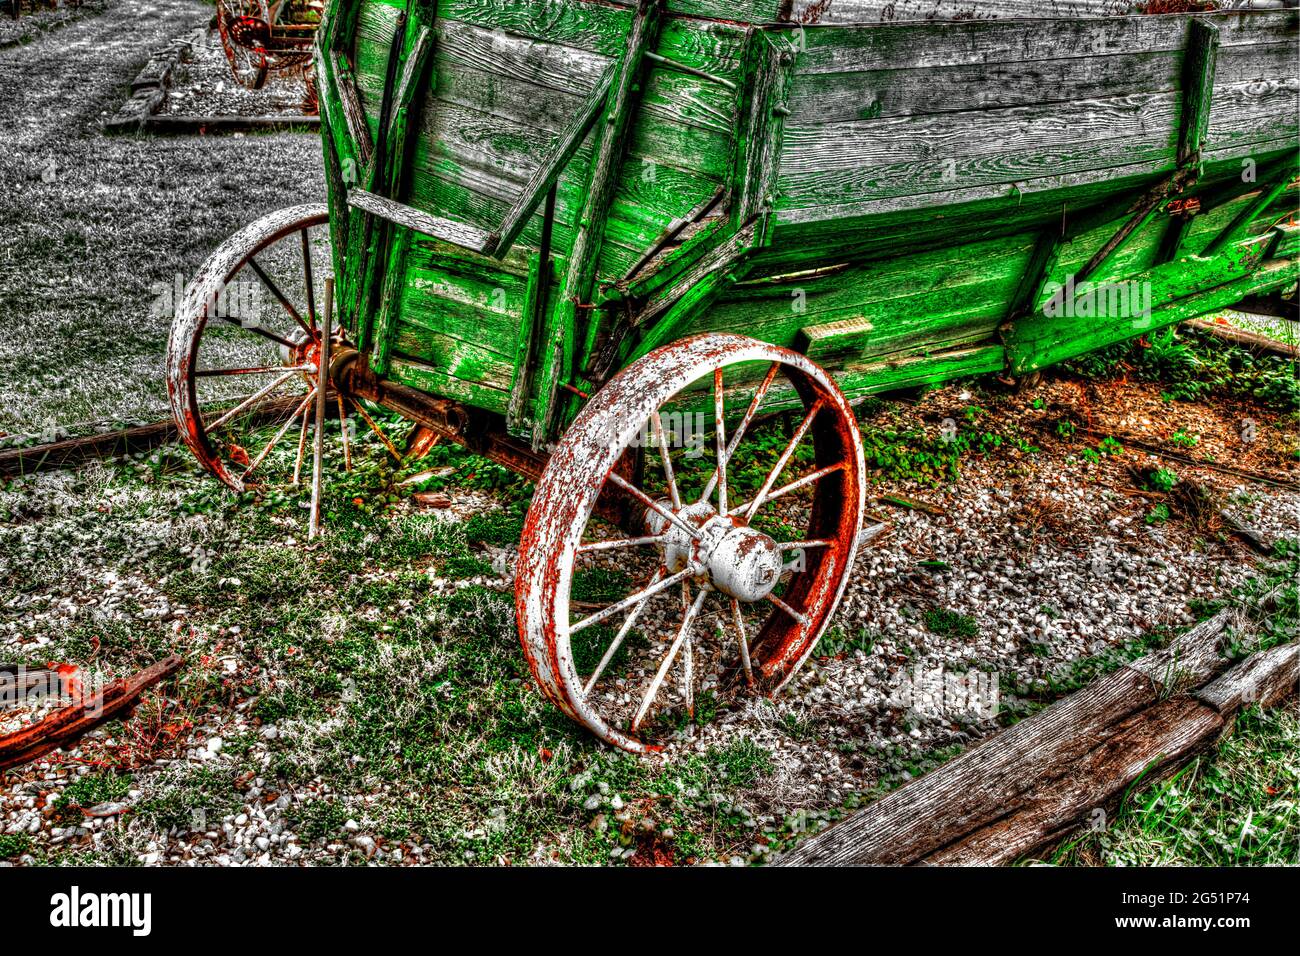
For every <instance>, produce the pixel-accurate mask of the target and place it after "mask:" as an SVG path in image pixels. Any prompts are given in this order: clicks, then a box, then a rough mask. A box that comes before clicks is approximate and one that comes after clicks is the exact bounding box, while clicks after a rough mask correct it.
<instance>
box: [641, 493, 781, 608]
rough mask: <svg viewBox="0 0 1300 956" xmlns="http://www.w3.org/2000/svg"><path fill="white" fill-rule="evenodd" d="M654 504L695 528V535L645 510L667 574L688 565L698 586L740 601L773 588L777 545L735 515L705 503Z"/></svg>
mask: <svg viewBox="0 0 1300 956" xmlns="http://www.w3.org/2000/svg"><path fill="white" fill-rule="evenodd" d="M659 504H660V505H662V506H663V507H664V509H665V510H667V511H673V513H674V514H675V515H676V516H677V517H679V518H681V519H682V521H683V522H684V523H685V524H688V525H691V526H692V527H695V528H697V529H698V535H699V536H698V537H693V536H692V535H690V534H688V533H687V532H686V529H685V528H683V527H681V526H680V525H679V524H677V523H676V522H672V521H669V519H668V518H666V517H665V516H664V515H662V514H660V513H659V512H658V511H653V510H651V511H648V512H647V514H646V526H647V527H648V528H649V529H650V533H651V534H654V535H660V536H662V537H663V541H662V543H661V544H660V553H661V554H662V555H663V561H664V566H665V567H667V568H668V571H669V573H671V574H676V573H678V572H679V571H683V570H685V569H686V568H687V567H688V566H689V567H693V568H694V569H695V580H696V582H697V583H698V584H700V585H701V586H703V587H707V588H711V589H713V590H717V591H721V592H722V593H723V594H725V595H727V596H728V597H734V598H737V599H739V600H741V601H760V600H762V599H763V598H765V597H767V595H768V594H770V593H771V592H772V589H773V588H775V587H776V584H777V581H779V580H780V578H781V570H782V566H783V564H782V560H781V549H780V547H779V546H778V545H777V543H776V541H775V539H773V538H772V537H771V536H770V535H766V534H764V533H763V532H761V531H758V530H755V529H754V528H751V527H749V526H748V525H747V524H746V523H745V521H744V519H742V518H741V517H739V516H738V515H720V514H718V512H717V510H716V509H715V508H714V507H713V506H712V505H711V504H708V503H707V502H697V503H696V504H692V505H686V506H684V507H682V508H680V509H677V510H675V511H674V509H673V508H672V504H671V502H668V501H660V502H659Z"/></svg>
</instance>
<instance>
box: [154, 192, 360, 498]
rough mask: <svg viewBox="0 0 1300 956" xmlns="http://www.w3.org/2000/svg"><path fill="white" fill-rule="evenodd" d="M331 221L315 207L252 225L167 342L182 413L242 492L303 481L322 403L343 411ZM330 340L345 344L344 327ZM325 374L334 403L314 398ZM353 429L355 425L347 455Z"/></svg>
mask: <svg viewBox="0 0 1300 956" xmlns="http://www.w3.org/2000/svg"><path fill="white" fill-rule="evenodd" d="M328 221H329V215H328V211H327V209H326V207H325V206H324V205H322V204H317V203H313V204H308V205H302V206H293V207H290V208H288V209H282V210H279V211H277V212H274V213H271V214H270V215H267V216H264V217H263V218H261V219H259V220H257V221H256V222H254V223H252V224H250V225H248V226H246V227H244V228H243V229H241V230H240V231H239V232H237V233H235V235H233V236H231V237H230V238H229V239H227V240H226V241H225V242H224V243H223V244H222V245H221V247H220V248H218V249H217V251H216V252H214V253H213V254H212V255H211V256H210V257H209V258H208V260H207V261H206V262H205V263H204V264H203V267H202V268H201V269H200V270H199V273H198V276H197V277H196V278H195V280H194V281H193V282H192V283H190V285H189V286H188V288H187V289H186V290H185V295H184V296H183V298H182V301H181V303H180V305H179V306H178V308H177V311H176V317H175V320H174V322H173V324H172V331H171V338H170V340H169V341H168V344H167V394H168V398H169V399H170V402H171V408H172V414H173V416H174V417H175V420H176V425H177V428H178V429H179V431H180V434H181V437H182V438H183V439H184V441H185V443H186V444H187V445H188V446H189V448H190V450H191V451H192V452H194V455H195V457H197V458H198V460H199V461H200V463H202V464H203V466H204V467H205V468H207V469H208V471H210V472H211V473H212V474H213V475H215V476H216V477H217V478H219V479H220V480H221V481H222V482H224V483H225V484H226V485H227V486H229V487H230V488H232V489H234V490H235V491H242V490H244V489H245V488H246V487H249V486H251V485H270V484H297V483H299V482H300V480H301V479H302V477H303V476H304V474H305V470H304V459H305V456H306V454H307V433H308V427H309V424H310V423H311V422H312V421H317V420H318V416H320V415H321V413H322V411H327V412H328V414H329V415H331V416H332V415H334V414H337V415H339V416H340V418H341V417H342V416H343V413H344V408H343V400H342V398H341V397H340V396H338V395H337V394H331V393H330V389H329V372H328V369H326V370H324V372H322V370H321V368H320V365H321V364H322V363H321V361H320V359H321V343H322V329H323V327H324V326H325V324H326V322H327V319H326V316H325V315H324V308H323V306H324V301H325V299H327V298H328V295H327V294H326V289H327V288H328V285H329V269H330V256H329V243H328ZM330 324H331V325H332V324H333V323H330ZM330 340H331V343H332V345H334V346H337V345H338V344H339V341H340V339H339V336H338V333H337V330H335V331H332V333H331V335H330ZM322 381H323V382H324V385H325V391H326V397H327V398H328V399H329V402H330V406H329V408H328V409H322V408H319V407H318V405H317V402H316V401H315V398H316V395H317V389H318V387H319V386H320V385H321V383H322ZM322 434H323V431H322ZM347 435H348V431H347V428H346V425H345V427H344V429H343V439H344V453H345V459H346V458H349V457H350V449H349V448H348V446H347ZM318 489H319V475H318V470H315V473H314V478H313V490H314V491H315V492H317V493H318Z"/></svg>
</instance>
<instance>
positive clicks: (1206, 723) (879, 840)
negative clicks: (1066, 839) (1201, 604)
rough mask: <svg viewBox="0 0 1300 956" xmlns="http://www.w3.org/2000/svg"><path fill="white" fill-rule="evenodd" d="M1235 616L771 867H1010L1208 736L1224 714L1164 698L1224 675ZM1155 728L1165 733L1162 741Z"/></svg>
mask: <svg viewBox="0 0 1300 956" xmlns="http://www.w3.org/2000/svg"><path fill="white" fill-rule="evenodd" d="M1232 614H1233V612H1232V611H1231V610H1228V609H1225V610H1223V611H1221V612H1219V613H1218V614H1216V615H1215V616H1214V617H1212V618H1210V619H1209V620H1206V621H1203V622H1201V623H1200V624H1198V625H1196V626H1195V627H1193V628H1191V629H1190V630H1188V631H1187V632H1186V633H1185V634H1183V635H1181V636H1179V637H1178V638H1176V639H1175V640H1174V641H1173V642H1172V643H1170V645H1169V646H1168V647H1165V648H1163V649H1161V650H1159V651H1156V652H1154V653H1152V654H1150V655H1148V656H1147V657H1144V658H1142V659H1140V660H1137V661H1133V662H1131V663H1129V664H1127V665H1125V666H1123V667H1121V668H1119V669H1118V670H1116V671H1115V672H1113V673H1112V674H1109V675H1108V676H1106V677H1103V678H1101V679H1100V680H1098V681H1096V682H1095V683H1093V684H1092V685H1090V686H1089V687H1086V688H1084V689H1083V690H1080V691H1078V692H1077V693H1075V694H1072V695H1070V696H1069V697H1066V698H1064V699H1063V700H1060V701H1058V702H1056V703H1055V704H1053V705H1052V706H1051V707H1049V708H1047V709H1046V710H1043V711H1040V712H1039V713H1037V714H1035V715H1034V716H1033V717H1030V718H1028V719H1026V720H1023V721H1021V722H1020V723H1018V724H1016V725H1015V726H1014V727H1011V728H1010V729H1008V730H1005V731H1003V732H1002V733H1000V734H998V735H996V736H994V737H991V738H990V739H988V740H986V741H984V742H983V743H981V744H979V745H978V746H976V747H974V748H972V749H971V750H968V751H967V752H966V753H964V754H962V755H961V756H959V757H957V758H956V759H955V760H953V761H951V762H949V763H946V764H944V765H943V766H941V767H940V768H938V769H937V770H934V771H933V772H931V773H929V774H927V775H926V776H924V777H921V778H919V779H917V780H915V781H913V782H912V783H909V784H907V785H906V786H904V787H901V788H899V789H898V790H895V791H894V792H893V793H891V794H888V795H887V796H885V797H883V798H882V799H880V800H878V801H876V802H875V803H873V804H871V805H870V806H868V807H866V808H864V809H862V810H860V811H858V812H857V813H855V814H853V815H852V816H850V817H849V818H847V819H846V820H844V821H843V822H841V823H839V824H838V825H836V826H833V827H831V828H830V829H829V830H827V831H825V832H823V833H820V834H817V835H815V836H813V837H811V838H809V839H808V840H806V841H805V842H803V843H802V844H800V845H799V846H797V847H795V849H793V850H792V851H791V852H789V853H787V854H786V855H785V856H783V857H781V858H780V859H779V860H778V861H777V862H778V863H779V864H782V865H789V866H799V865H804V866H807V865H828V864H829V865H845V864H911V863H917V862H922V861H925V862H959V861H960V862H973V861H974V859H975V857H976V856H978V855H980V854H982V855H983V858H982V859H981V862H1005V861H1006V860H1008V859H1014V858H1015V857H1017V856H1019V855H1023V854H1024V853H1026V852H1028V851H1029V850H1031V849H1033V848H1035V847H1037V846H1040V845H1042V844H1043V843H1044V842H1047V841H1049V840H1051V839H1052V838H1053V837H1054V836H1055V835H1057V834H1059V833H1061V832H1062V831H1064V830H1068V829H1070V828H1071V827H1073V826H1075V825H1077V823H1078V822H1079V816H1080V815H1081V813H1085V812H1086V811H1087V810H1089V809H1092V808H1095V807H1098V806H1102V805H1103V804H1104V802H1105V799H1106V798H1109V796H1112V795H1113V794H1114V793H1115V792H1116V790H1117V789H1122V788H1123V787H1125V786H1127V785H1128V783H1129V782H1131V781H1132V780H1133V779H1136V775H1137V774H1138V773H1141V772H1142V771H1143V770H1144V768H1146V767H1148V766H1149V764H1150V763H1151V761H1152V760H1153V759H1156V757H1158V756H1159V755H1162V754H1163V755H1166V756H1167V757H1168V760H1176V759H1179V758H1180V757H1182V756H1185V755H1186V754H1188V753H1190V752H1191V751H1192V750H1193V749H1195V748H1196V747H1198V746H1201V745H1202V744H1203V743H1204V742H1205V741H1207V740H1213V739H1214V736H1215V735H1216V734H1217V732H1218V731H1219V730H1220V729H1221V728H1222V726H1223V716H1224V715H1223V714H1222V713H1220V712H1218V711H1215V710H1213V709H1212V708H1210V707H1209V705H1208V704H1205V703H1197V702H1195V701H1189V700H1188V698H1186V697H1178V698H1177V700H1176V701H1175V700H1172V699H1171V698H1175V697H1176V696H1177V695H1179V694H1183V693H1184V692H1186V691H1189V690H1193V689H1196V688H1202V687H1206V685H1210V681H1211V680H1212V678H1214V677H1215V676H1216V675H1217V674H1219V673H1220V672H1221V671H1223V670H1224V669H1225V668H1226V667H1227V665H1228V661H1227V660H1226V659H1225V658H1224V657H1223V656H1222V655H1221V653H1220V644H1221V641H1222V637H1223V632H1224V630H1225V628H1226V627H1227V624H1228V622H1229V619H1230V617H1231V615H1232ZM1274 657H1275V658H1276V660H1274V661H1273V665H1274V668H1275V670H1274V671H1270V674H1271V676H1270V678H1269V679H1270V680H1275V681H1281V682H1282V683H1285V681H1286V680H1287V679H1288V675H1290V676H1289V679H1290V681H1291V683H1292V685H1294V683H1295V679H1296V676H1297V670H1296V669H1297V667H1300V652H1297V653H1293V654H1291V655H1290V656H1288V655H1284V654H1277V655H1274ZM1243 666H1244V665H1243ZM1252 666H1255V667H1259V666H1261V665H1252ZM1257 685H1258V681H1257ZM1210 686H1214V685H1210ZM1207 692H1208V688H1207ZM1220 696H1224V695H1222V694H1221V695H1220ZM1166 704H1170V705H1173V706H1165V705H1166ZM1156 708H1160V709H1158V710H1157V709H1156ZM1197 708H1199V709H1197ZM1201 711H1205V712H1206V713H1204V714H1203V713H1201ZM1158 727H1163V728H1166V730H1167V731H1168V732H1164V731H1161V735H1160V736H1157V735H1155V730H1156V728H1158ZM1148 731H1149V732H1148ZM1107 767H1109V768H1111V769H1109V770H1105V771H1104V772H1103V768H1107ZM1090 781H1092V782H1095V783H1096V784H1097V786H1095V787H1092V786H1091V784H1090ZM1090 787H1091V789H1090ZM1103 791H1104V793H1103ZM958 847H963V849H960V850H959V849H957V848H958ZM999 847H1006V848H1007V849H1005V850H999V849H998V848H999ZM945 854H947V855H945Z"/></svg>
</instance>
